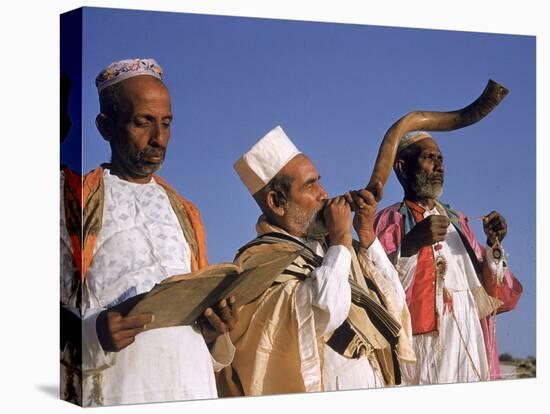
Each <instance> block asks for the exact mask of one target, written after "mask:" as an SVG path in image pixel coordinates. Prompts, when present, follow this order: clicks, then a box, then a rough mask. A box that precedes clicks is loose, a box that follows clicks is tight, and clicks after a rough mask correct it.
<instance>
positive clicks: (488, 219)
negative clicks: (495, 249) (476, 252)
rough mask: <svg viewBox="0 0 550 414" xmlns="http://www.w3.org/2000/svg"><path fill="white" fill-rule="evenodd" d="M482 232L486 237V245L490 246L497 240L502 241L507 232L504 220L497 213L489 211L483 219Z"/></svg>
mask: <svg viewBox="0 0 550 414" xmlns="http://www.w3.org/2000/svg"><path fill="white" fill-rule="evenodd" d="M483 231H484V232H485V235H486V236H487V244H488V245H489V246H492V245H493V244H495V241H496V240H497V239H498V240H499V241H502V239H504V237H506V233H507V232H508V226H507V225H506V220H504V217H502V215H501V214H500V213H499V212H498V211H494V210H493V211H491V212H490V213H489V214H487V215H486V216H484V217H483Z"/></svg>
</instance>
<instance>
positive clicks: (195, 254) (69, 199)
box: [63, 166, 208, 292]
mask: <svg viewBox="0 0 550 414" xmlns="http://www.w3.org/2000/svg"><path fill="white" fill-rule="evenodd" d="M63 171H64V173H65V188H64V194H63V202H64V205H65V218H66V223H67V231H68V233H69V236H70V239H71V250H72V253H73V256H74V259H75V264H76V268H77V273H78V274H76V275H74V280H73V282H74V291H75V292H77V291H81V287H82V286H81V285H82V284H84V283H86V273H87V271H88V268H89V267H90V265H91V263H92V260H93V254H94V248H95V242H96V239H97V236H98V234H99V232H100V231H101V225H102V220H103V204H104V203H103V200H104V193H103V192H104V188H103V167H102V166H99V167H97V168H96V169H95V170H93V171H91V172H89V173H88V174H86V175H85V176H84V178H83V179H82V177H81V176H80V175H78V174H76V173H75V172H73V171H71V170H70V169H69V168H64V169H63ZM153 178H154V180H155V182H156V183H157V184H159V185H160V186H161V187H162V188H163V189H164V190H165V191H166V195H167V196H168V199H169V200H170V204H171V206H172V208H173V210H174V212H175V213H176V216H177V218H178V221H179V223H180V225H181V228H182V231H183V235H184V237H185V239H186V240H187V243H189V246H190V248H191V270H192V271H196V270H199V269H201V268H203V267H205V266H207V265H208V261H207V257H206V238H205V232H204V227H203V225H202V221H201V218H200V212H199V210H198V209H197V207H195V205H194V204H193V203H191V202H190V201H188V200H187V199H185V198H183V197H182V196H180V195H179V194H178V193H176V191H175V190H174V189H173V188H172V187H170V186H169V185H168V184H167V183H166V182H165V181H164V180H162V179H161V178H160V177H159V176H157V175H153Z"/></svg>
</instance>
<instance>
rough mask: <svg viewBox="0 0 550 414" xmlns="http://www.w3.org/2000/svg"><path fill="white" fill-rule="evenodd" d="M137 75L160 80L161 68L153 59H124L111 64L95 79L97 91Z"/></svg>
mask: <svg viewBox="0 0 550 414" xmlns="http://www.w3.org/2000/svg"><path fill="white" fill-rule="evenodd" d="M139 75H149V76H153V77H155V78H157V79H160V80H162V68H161V67H160V65H159V64H158V63H157V62H156V60H155V59H124V60H119V61H116V62H113V63H111V64H110V65H109V66H107V67H106V68H105V69H103V70H102V71H101V72H99V74H98V75H97V77H96V78H95V86H96V87H97V91H98V92H101V91H102V90H103V89H105V88H106V87H108V86H111V85H114V84H115V83H118V82H122V81H123V80H125V79H128V78H132V77H134V76H139Z"/></svg>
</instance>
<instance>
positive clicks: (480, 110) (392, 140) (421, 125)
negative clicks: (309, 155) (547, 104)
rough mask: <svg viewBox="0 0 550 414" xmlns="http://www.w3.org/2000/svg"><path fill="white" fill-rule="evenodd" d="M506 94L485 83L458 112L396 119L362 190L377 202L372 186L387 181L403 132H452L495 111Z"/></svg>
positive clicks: (415, 114)
mask: <svg viewBox="0 0 550 414" xmlns="http://www.w3.org/2000/svg"><path fill="white" fill-rule="evenodd" d="M507 94H508V89H506V88H505V87H504V86H502V85H500V84H498V83H497V82H495V81H493V80H492V79H489V81H488V82H487V86H486V87H485V90H484V91H483V93H482V94H481V95H480V96H479V98H477V99H476V100H475V101H474V102H472V103H471V104H470V105H468V106H466V107H464V108H462V109H458V110H456V111H450V112H433V111H414V112H409V113H408V114H406V115H405V116H403V117H401V118H399V120H398V121H397V122H395V123H394V124H393V125H392V126H391V127H390V129H388V131H387V132H386V134H385V135H384V139H383V140H382V143H381V144H380V149H379V150H378V157H377V158H376V163H375V164H374V169H373V172H372V175H371V178H370V181H369V183H368V184H367V187H366V189H367V190H369V191H371V192H372V193H373V194H374V195H375V197H376V199H377V201H380V199H381V198H382V194H376V183H378V182H379V183H381V184H382V187H383V186H384V185H385V184H386V182H387V181H388V178H389V176H390V173H391V170H392V167H393V163H394V162H395V155H396V152H397V147H398V145H399V140H400V138H401V137H402V136H403V135H405V134H406V133H407V132H410V131H415V130H424V131H453V130H455V129H460V128H464V127H467V126H469V125H472V124H475V123H476V122H478V121H480V120H481V119H483V118H485V116H487V115H488V114H489V113H490V112H491V111H492V110H493V109H495V108H496V106H497V105H498V104H499V103H500V102H501V101H502V100H503V99H504V98H505V97H506V95H507Z"/></svg>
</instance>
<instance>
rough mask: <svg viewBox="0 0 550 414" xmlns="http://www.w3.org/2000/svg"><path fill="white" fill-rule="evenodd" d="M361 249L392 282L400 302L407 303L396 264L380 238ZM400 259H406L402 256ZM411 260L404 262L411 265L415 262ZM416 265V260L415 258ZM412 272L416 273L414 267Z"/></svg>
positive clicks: (401, 303)
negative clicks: (389, 256) (391, 259)
mask: <svg viewBox="0 0 550 414" xmlns="http://www.w3.org/2000/svg"><path fill="white" fill-rule="evenodd" d="M360 250H361V253H362V254H364V255H365V256H366V257H367V258H368V259H369V260H370V261H371V262H372V264H373V265H374V266H375V267H376V269H377V270H378V271H379V273H380V274H381V275H382V276H383V277H384V278H385V279H386V280H387V281H388V282H390V283H391V284H392V286H393V288H394V289H395V292H396V293H397V296H398V298H399V303H400V305H401V306H403V305H404V304H405V291H404V289H403V285H402V282H401V280H400V277H399V274H398V272H397V270H396V268H395V266H394V265H393V264H392V262H391V261H390V259H388V255H387V254H386V251H385V250H384V248H383V247H382V244H380V241H379V240H378V238H376V239H374V242H372V243H371V245H370V246H369V247H368V248H367V249H364V248H361V249H360ZM400 260H404V259H403V258H401V259H400ZM410 262H411V261H410V260H409V261H408V262H407V263H405V262H403V263H404V265H405V266H411V265H412V264H413V263H410ZM414 267H416V260H414ZM409 272H410V271H409ZM412 274H414V269H413V270H412Z"/></svg>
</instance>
